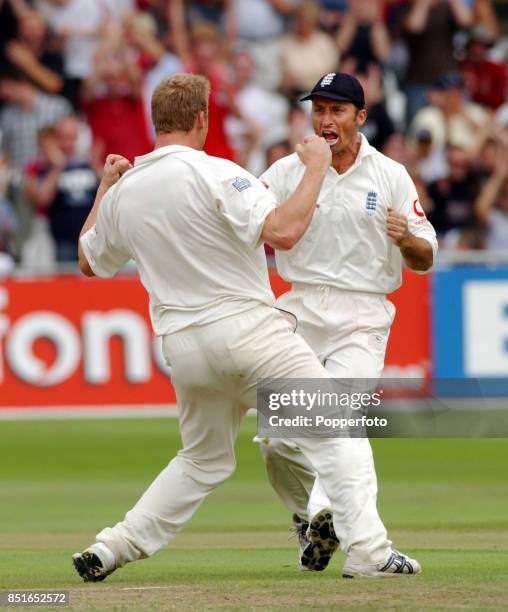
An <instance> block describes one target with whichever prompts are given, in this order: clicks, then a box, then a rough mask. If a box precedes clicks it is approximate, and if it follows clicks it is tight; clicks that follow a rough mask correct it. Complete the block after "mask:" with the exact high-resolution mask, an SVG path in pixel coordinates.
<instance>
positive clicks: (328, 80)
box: [319, 72, 335, 87]
mask: <svg viewBox="0 0 508 612" xmlns="http://www.w3.org/2000/svg"><path fill="white" fill-rule="evenodd" d="M334 78H335V72H329V73H328V74H325V76H324V77H323V78H322V79H321V83H320V84H319V85H320V87H328V85H331V84H332V81H333V79H334Z"/></svg>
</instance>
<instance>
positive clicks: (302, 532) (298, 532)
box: [289, 514, 310, 569]
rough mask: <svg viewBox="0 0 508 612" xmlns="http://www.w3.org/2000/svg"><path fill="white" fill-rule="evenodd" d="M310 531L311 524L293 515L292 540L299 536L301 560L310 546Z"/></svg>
mask: <svg viewBox="0 0 508 612" xmlns="http://www.w3.org/2000/svg"><path fill="white" fill-rule="evenodd" d="M308 529H309V523H308V522H307V521H306V520H304V519H302V518H301V517H299V516H298V514H293V527H292V528H291V529H290V534H291V535H290V536H289V537H290V538H292V537H294V536H298V545H299V546H300V556H299V557H298V558H300V557H301V556H302V554H303V551H304V550H305V549H306V548H307V546H308V545H309V544H310V540H309V539H308V538H307V530H308ZM301 569H307V568H301Z"/></svg>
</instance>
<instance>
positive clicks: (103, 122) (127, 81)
mask: <svg viewBox="0 0 508 612" xmlns="http://www.w3.org/2000/svg"><path fill="white" fill-rule="evenodd" d="M83 109H84V111H85V114H86V117H87V120H88V123H89V125H90V128H91V130H92V134H93V139H94V143H95V144H96V146H99V147H101V149H102V157H103V159H106V155H107V154H108V153H109V152H111V151H115V152H116V153H117V154H119V155H123V156H124V157H126V158H127V159H129V160H133V159H134V157H135V156H137V155H143V154H145V153H147V152H148V151H149V150H150V148H151V140H150V138H149V134H148V128H147V125H146V121H145V113H144V106H143V96H142V73H141V70H140V68H139V67H138V65H137V63H136V61H135V57H134V55H133V52H132V49H130V48H129V47H128V45H127V43H126V40H125V37H124V30H123V27H122V26H121V25H120V24H119V23H115V22H110V23H109V24H108V26H107V27H106V28H105V29H104V33H103V37H102V40H101V43H100V45H99V48H98V49H97V53H96V57H95V62H94V69H93V71H92V73H91V74H90V75H89V76H88V78H87V79H86V80H85V82H84V87H83Z"/></svg>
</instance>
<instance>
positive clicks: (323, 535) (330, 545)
mask: <svg viewBox="0 0 508 612" xmlns="http://www.w3.org/2000/svg"><path fill="white" fill-rule="evenodd" d="M308 538H309V540H310V544H309V545H308V546H307V548H306V549H305V550H304V551H303V553H302V555H301V557H300V569H301V570H302V571H312V572H322V571H323V570H324V569H326V567H327V566H328V563H330V559H331V558H332V555H333V553H334V552H335V551H336V550H337V548H338V547H339V541H338V539H337V536H336V535H335V529H334V528H333V514H332V511H331V510H328V509H327V510H323V511H322V512H320V513H319V514H317V515H316V516H315V517H314V518H313V519H312V521H311V522H310V526H309V532H308Z"/></svg>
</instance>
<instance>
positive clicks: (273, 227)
mask: <svg viewBox="0 0 508 612" xmlns="http://www.w3.org/2000/svg"><path fill="white" fill-rule="evenodd" d="M302 234H303V231H302V228H301V227H300V226H299V225H298V224H296V223H291V224H283V223H281V220H280V219H279V217H278V216H277V211H273V212H272V214H271V215H270V216H269V217H268V218H267V220H266V222H265V226H264V228H263V231H262V233H261V239H262V240H263V242H266V243H268V244H269V245H270V246H271V247H273V248H274V249H276V250H277V251H289V250H291V249H292V248H293V247H294V246H295V244H296V243H297V242H298V240H300V238H301V237H302Z"/></svg>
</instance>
